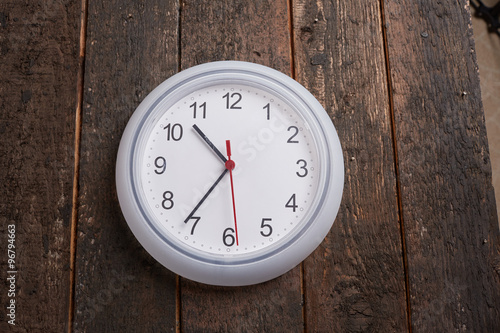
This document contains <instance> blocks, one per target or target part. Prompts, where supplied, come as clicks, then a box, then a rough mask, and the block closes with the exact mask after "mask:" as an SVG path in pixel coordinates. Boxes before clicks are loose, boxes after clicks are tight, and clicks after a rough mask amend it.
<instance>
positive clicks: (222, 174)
mask: <svg viewBox="0 0 500 333" xmlns="http://www.w3.org/2000/svg"><path fill="white" fill-rule="evenodd" d="M227 171H228V169H224V171H223V172H222V173H221V174H220V176H219V178H217V180H216V181H215V183H214V184H213V185H212V186H211V187H210V188H209V189H208V191H207V193H205V195H204V196H203V198H201V200H200V202H198V204H197V205H196V206H195V207H194V208H193V211H192V212H191V213H189V215H188V217H186V219H185V220H184V223H188V221H189V220H190V219H191V218H192V217H193V215H194V213H196V211H197V210H198V208H200V206H201V205H202V204H203V202H205V200H206V199H207V198H208V196H209V195H210V193H212V191H213V190H214V188H215V187H216V186H217V184H219V182H220V181H221V179H222V178H224V176H225V175H226V173H227Z"/></svg>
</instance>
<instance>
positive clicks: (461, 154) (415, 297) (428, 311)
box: [384, 0, 500, 332]
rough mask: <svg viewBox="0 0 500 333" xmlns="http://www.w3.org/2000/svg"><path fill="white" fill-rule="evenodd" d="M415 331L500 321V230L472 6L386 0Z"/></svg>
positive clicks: (473, 327) (485, 328) (490, 325)
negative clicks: (478, 68) (473, 34)
mask: <svg viewBox="0 0 500 333" xmlns="http://www.w3.org/2000/svg"><path fill="white" fill-rule="evenodd" d="M384 7H385V8H384V9H385V10H384V16H385V20H386V29H387V45H388V56H389V65H390V66H389V67H390V73H391V81H392V91H393V101H394V117H395V128H396V137H397V144H398V146H397V153H398V165H399V172H398V173H399V177H400V182H401V200H402V205H403V221H404V225H405V230H406V235H405V236H406V244H407V256H408V273H409V282H410V293H411V298H410V300H411V323H412V327H413V330H414V331H415V332H430V331H434V332H452V331H467V332H494V331H498V328H499V327H500V271H499V266H498V262H499V261H498V258H499V251H500V247H499V245H500V238H499V231H498V221H497V213H496V209H495V198H494V194H493V188H492V185H491V166H490V160H489V154H488V149H487V146H488V144H487V140H486V132H485V126H484V115H483V110H482V103H481V94H480V90H479V77H478V71H477V65H476V58H475V55H474V43H473V41H472V30H471V23H470V14H469V8H468V6H467V5H466V3H465V2H458V1H446V0H445V1H439V2H437V1H415V2H414V1H412V2H409V1H384Z"/></svg>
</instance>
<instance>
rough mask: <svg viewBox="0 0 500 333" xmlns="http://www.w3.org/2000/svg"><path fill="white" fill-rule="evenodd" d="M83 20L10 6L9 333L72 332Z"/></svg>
mask: <svg viewBox="0 0 500 333" xmlns="http://www.w3.org/2000/svg"><path fill="white" fill-rule="evenodd" d="M79 20H80V8H79V3H78V2H71V1H58V2H47V1H44V0H40V1H30V2H29V3H21V2H19V1H2V2H1V3H0V59H1V61H0V82H1V85H0V134H1V137H2V139H1V140H2V143H1V144H0V179H1V186H0V198H2V200H1V201H0V234H1V236H0V239H1V240H0V244H1V252H2V257H1V260H0V271H1V273H0V277H1V280H2V283H1V288H0V304H1V306H2V321H1V322H0V331H2V332H41V331H43V332H63V331H64V330H65V329H66V326H67V323H68V300H69V290H70V289H69V277H70V272H69V265H68V263H69V242H70V220H71V207H72V185H73V165H74V155H73V146H74V137H73V135H74V123H75V106H76V74H77V72H78V25H79ZM8 225H14V226H15V233H14V235H15V241H13V242H10V243H8V242H7V240H8V239H9V238H8V232H7V231H8V230H10V229H11V228H8ZM9 244H11V245H14V246H15V248H13V249H12V250H14V251H15V263H14V265H15V267H8V266H7V264H8V261H7V258H8V252H7V250H8V249H7V246H8V245H9ZM7 271H17V273H7ZM7 276H9V278H10V277H12V276H14V278H15V281H13V280H7ZM7 281H8V282H7ZM12 282H14V283H12ZM11 283H12V284H11ZM11 285H12V286H13V288H12V290H11ZM12 291H14V294H11V292H12ZM11 301H15V314H14V315H15V321H14V322H13V323H15V326H13V325H9V324H8V322H7V321H8V320H12V319H14V317H7V316H6V314H11V310H10V309H9V310H6V308H7V306H9V305H10V302H11Z"/></svg>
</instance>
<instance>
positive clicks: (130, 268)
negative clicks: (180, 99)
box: [74, 1, 178, 332]
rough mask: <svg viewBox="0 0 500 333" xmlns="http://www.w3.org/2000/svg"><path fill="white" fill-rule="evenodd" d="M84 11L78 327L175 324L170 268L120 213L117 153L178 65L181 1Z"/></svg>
mask: <svg viewBox="0 0 500 333" xmlns="http://www.w3.org/2000/svg"><path fill="white" fill-rule="evenodd" d="M88 13H89V14H88V35H87V54H86V63H85V68H86V71H85V89H84V93H85V95H84V100H83V114H82V138H81V166H80V184H79V185H80V198H79V202H80V207H79V219H78V234H77V236H78V239H77V262H76V268H77V276H76V286H75V289H76V290H75V304H76V305H75V307H76V310H75V323H74V328H75V331H76V332H137V331H147V332H151V331H171V330H174V329H175V327H176V316H175V313H176V308H175V307H176V277H175V275H174V274H173V273H171V272H170V271H168V270H167V269H165V268H163V267H162V266H161V265H160V264H158V263H157V262H156V261H155V260H154V259H153V258H151V257H150V256H149V254H148V253H147V252H146V251H145V250H144V249H143V248H142V246H141V245H140V244H139V243H138V242H137V241H136V239H135V237H134V236H133V234H132V232H131V231H130V230H129V228H128V226H127V224H126V222H125V220H124V219H123V217H122V215H121V211H120V207H119V204H118V200H117V196H116V190H115V161H116V154H117V149H118V144H119V141H120V138H121V135H122V133H123V130H124V128H125V125H126V123H127V121H128V119H129V117H130V116H131V114H132V113H133V111H134V110H135V108H136V107H137V106H138V104H139V103H140V102H141V101H142V100H143V99H144V97H145V96H146V95H147V94H148V93H149V92H150V91H151V90H152V89H153V88H154V87H156V86H157V85H158V84H159V83H161V82H162V81H164V80H165V79H166V78H168V77H169V76H171V75H173V74H174V73H175V72H176V71H177V68H178V63H177V55H178V52H177V50H178V48H177V45H178V41H177V35H178V7H177V3H176V2H172V1H170V2H164V1H155V2H149V3H147V4H146V3H144V2H137V1H101V2H99V1H90V2H89V9H88Z"/></svg>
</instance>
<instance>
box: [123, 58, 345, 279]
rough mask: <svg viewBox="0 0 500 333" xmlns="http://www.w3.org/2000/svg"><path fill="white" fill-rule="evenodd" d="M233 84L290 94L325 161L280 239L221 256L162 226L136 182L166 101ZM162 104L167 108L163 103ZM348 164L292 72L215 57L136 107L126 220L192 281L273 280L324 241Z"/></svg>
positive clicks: (127, 146)
mask: <svg viewBox="0 0 500 333" xmlns="http://www.w3.org/2000/svg"><path fill="white" fill-rule="evenodd" d="M211 82H213V83H214V85H216V84H220V83H221V82H225V83H226V82H227V83H229V82H232V83H239V84H244V85H247V86H252V85H253V86H256V87H258V88H260V89H263V88H265V89H266V90H269V91H271V92H272V93H274V94H276V95H278V96H280V98H281V99H283V100H286V101H287V103H289V104H290V105H291V106H293V107H294V108H295V109H296V112H298V113H299V114H300V115H301V116H302V117H304V118H306V121H307V123H308V124H309V125H310V126H311V127H312V128H311V132H312V133H313V136H314V140H315V141H316V145H317V147H318V150H319V151H318V157H319V158H320V159H322V160H321V161H320V163H321V169H322V171H321V177H322V179H321V180H320V181H319V185H318V186H319V189H320V190H321V191H322V193H321V194H316V197H315V199H314V201H315V204H316V207H314V206H313V207H311V208H310V211H309V212H308V214H306V216H305V218H306V217H307V218H308V221H305V222H304V221H302V222H301V224H300V225H298V226H297V227H296V228H295V229H297V230H294V231H292V232H291V233H290V235H286V236H284V239H282V240H280V241H279V242H277V244H274V245H271V246H269V247H266V248H264V249H262V250H259V251H256V252H251V253H247V254H242V255H238V254H231V255H227V254H224V255H217V254H208V253H204V252H202V251H200V250H197V249H194V248H192V247H190V246H189V245H186V244H184V243H182V242H180V241H178V240H176V239H174V238H172V237H168V235H165V234H164V233H162V232H161V230H158V229H157V226H155V222H154V218H152V216H151V214H150V213H149V212H148V208H147V203H146V202H144V200H145V199H144V198H143V196H141V192H140V191H141V190H140V184H137V182H138V181H139V180H138V172H139V171H140V168H141V167H140V165H139V164H138V163H139V162H138V161H139V160H141V158H140V156H142V155H141V153H142V151H141V145H142V146H144V144H145V140H146V139H147V137H148V135H149V134H148V133H150V129H149V127H151V126H154V125H153V124H154V123H155V119H156V118H157V116H158V115H160V114H162V112H163V111H162V110H163V109H164V108H165V103H166V105H167V106H168V105H170V106H172V105H173V104H174V103H175V102H176V101H178V100H179V99H180V98H182V97H172V96H186V95H187V94H189V93H190V92H193V91H195V90H197V89H199V88H200V87H205V86H208V85H209V83H211ZM159 104H162V109H161V110H160V108H157V106H158V105H159ZM343 178H344V164H343V157H342V150H341V146H340V141H339V139H338V136H337V133H336V130H335V127H334V126H333V124H332V122H331V120H330V118H329V117H328V115H327V113H326V111H325V110H324V109H323V107H322V106H321V104H320V103H319V102H318V101H317V100H316V99H315V98H314V97H313V96H312V95H311V94H310V93H309V92H308V91H307V90H306V89H305V88H304V87H303V86H301V85H300V84H298V83H297V82H296V81H295V80H293V79H292V78H290V77H288V76H286V75H284V74H282V73H280V72H278V71H276V70H274V69H271V68H268V67H265V66H261V65H257V64H253V63H247V62H239V61H222V62H212V63H206V64H202V65H198V66H195V67H191V68H189V69H187V70H184V71H182V72H180V73H178V74H176V75H174V76H172V77H171V78H169V79H167V80H166V81H164V82H163V83H162V84H160V85H159V86H158V87H157V88H155V89H154V90H153V91H152V92H151V93H150V94H149V95H148V96H147V97H146V98H145V99H144V101H143V102H142V103H141V104H140V105H139V106H138V107H137V109H136V111H135V112H134V114H133V116H132V117H131V119H130V120H129V123H128V124H127V127H126V129H125V131H124V134H123V137H122V140H121V142H120V147H119V151H118V158H117V170H116V184H117V192H118V198H119V202H120V206H121V208H122V212H123V214H124V216H125V219H126V221H127V223H128V225H129V227H130V229H131V230H132V232H133V233H134V235H135V236H136V238H137V239H138V240H139V242H140V243H141V244H142V245H143V247H144V248H145V249H146V250H147V251H148V252H149V253H150V254H151V255H152V256H153V257H154V258H155V259H156V260H157V261H159V262H160V263H162V264H163V265H164V266H165V267H167V268H168V269H170V270H172V271H174V272H175V273H177V274H180V275H181V276H184V277H187V278H189V279H191V280H195V281H199V282H203V283H208V284H214V285H228V286H229V285H248V284H255V283H259V282H263V281H267V280H269V279H271V278H274V277H277V276H279V275H281V274H283V273H285V272H287V271H288V270H290V269H292V268H293V267H295V266H296V265H297V264H299V263H300V262H301V261H302V260H303V259H305V258H306V257H307V256H308V255H309V254H310V253H311V252H312V251H313V250H314V249H315V248H316V247H317V246H318V245H319V244H320V243H321V241H322V240H323V239H324V237H325V236H326V235H327V233H328V231H329V230H330V228H331V226H332V224H333V222H334V219H335V216H336V214H337V212H338V208H339V206H340V201H341V197H342V191H343Z"/></svg>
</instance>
